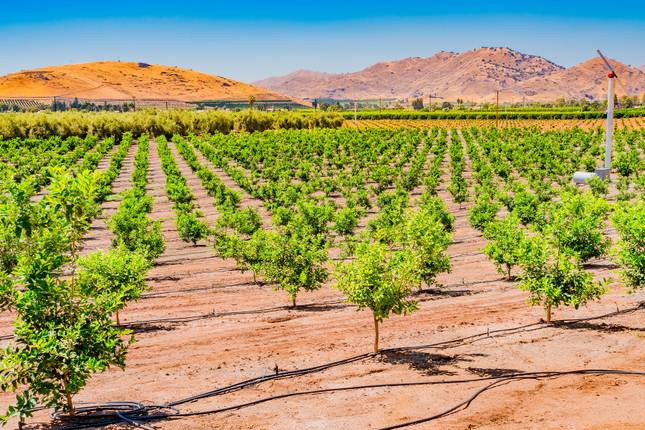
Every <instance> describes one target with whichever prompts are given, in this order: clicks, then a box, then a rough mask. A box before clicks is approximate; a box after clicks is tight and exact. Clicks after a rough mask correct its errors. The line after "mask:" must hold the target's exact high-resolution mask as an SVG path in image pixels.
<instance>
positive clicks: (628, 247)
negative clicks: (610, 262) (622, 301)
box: [612, 198, 645, 290]
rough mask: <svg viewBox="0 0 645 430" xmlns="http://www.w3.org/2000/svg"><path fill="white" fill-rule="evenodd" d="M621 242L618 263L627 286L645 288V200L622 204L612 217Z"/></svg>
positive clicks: (634, 288) (632, 288)
mask: <svg viewBox="0 0 645 430" xmlns="http://www.w3.org/2000/svg"><path fill="white" fill-rule="evenodd" d="M612 221H613V224H614V227H615V228H616V230H618V235H619V237H620V241H619V243H618V245H619V248H618V251H617V254H618V263H619V264H620V266H621V267H622V275H623V279H624V281H625V284H626V285H627V286H628V287H629V288H630V289H631V290H636V289H638V288H643V286H645V200H643V199H642V198H641V199H639V200H637V201H636V202H633V203H631V204H626V203H624V204H620V205H619V206H618V207H617V208H616V212H615V213H614V215H613V217H612Z"/></svg>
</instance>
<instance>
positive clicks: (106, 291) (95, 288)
mask: <svg viewBox="0 0 645 430" xmlns="http://www.w3.org/2000/svg"><path fill="white" fill-rule="evenodd" d="M78 266H79V271H78V285H79V287H80V289H81V292H82V293H84V294H85V295H87V296H90V297H97V296H102V297H103V298H104V300H105V303H106V304H108V303H109V304H110V306H112V307H113V312H115V314H116V322H117V324H120V321H119V311H120V310H121V309H123V308H124V307H125V306H126V304H127V303H128V302H130V301H133V300H137V299H138V298H139V297H140V296H141V293H143V292H144V291H146V290H147V289H148V286H147V285H146V274H147V272H148V270H149V269H150V266H151V265H150V262H149V261H148V260H147V259H146V258H145V256H143V255H141V254H137V253H136V252H131V251H129V250H128V249H127V248H125V247H124V246H119V247H117V248H113V249H111V250H109V251H96V252H93V253H91V254H89V255H86V256H84V257H81V258H79V259H78Z"/></svg>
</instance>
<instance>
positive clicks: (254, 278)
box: [253, 272, 258, 284]
mask: <svg viewBox="0 0 645 430" xmlns="http://www.w3.org/2000/svg"><path fill="white" fill-rule="evenodd" d="M253 283H254V284H257V283H258V280H257V276H256V275H255V272H253Z"/></svg>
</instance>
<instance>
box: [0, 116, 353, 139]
mask: <svg viewBox="0 0 645 430" xmlns="http://www.w3.org/2000/svg"><path fill="white" fill-rule="evenodd" d="M342 124H343V118H342V117H341V116H339V115H337V114H332V113H307V112H286V111H285V112H275V113H269V112H258V111H250V110H245V111H241V112H236V113H231V112H223V111H205V112H195V111H187V110H171V111H157V110H153V109H144V110H140V111H137V112H126V113H114V112H76V111H75V112H38V113H15V114H14V113H7V114H3V115H0V137H3V138H4V139H10V138H13V137H18V138H23V139H24V138H49V137H50V136H60V137H62V138H67V137H70V136H81V137H84V136H87V135H95V136H97V137H101V138H102V137H108V136H121V135H123V134H124V133H126V132H130V133H132V134H133V135H134V136H140V135H143V134H148V135H154V136H161V135H163V136H167V137H171V136H172V135H174V134H180V135H183V136H185V135H188V134H190V133H194V134H209V133H218V132H219V133H229V132H231V131H241V132H242V131H248V132H253V131H262V130H273V129H281V128H284V129H291V128H294V129H295V128H298V129H302V128H337V127H340V126H341V125H342Z"/></svg>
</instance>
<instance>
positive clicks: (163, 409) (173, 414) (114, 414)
mask: <svg viewBox="0 0 645 430" xmlns="http://www.w3.org/2000/svg"><path fill="white" fill-rule="evenodd" d="M644 308H645V302H643V303H640V304H639V305H638V306H635V307H632V308H629V309H624V310H617V311H614V312H610V313H608V314H603V315H599V316H594V317H587V318H577V319H570V320H563V321H560V322H558V323H557V324H555V326H556V327H557V326H563V325H572V324H576V323H580V322H586V321H592V320H597V319H602V318H607V317H611V316H616V315H622V314H626V313H631V312H636V311H638V310H640V309H644ZM544 327H550V326H549V325H545V324H543V323H532V324H526V325H522V326H516V327H511V328H504V329H497V330H488V331H486V332H482V333H478V334H474V335H471V336H466V337H461V338H457V339H452V340H448V341H443V342H437V343H433V344H427V345H419V346H407V347H397V348H388V349H383V350H381V351H380V352H379V354H383V353H391V352H401V351H410V350H423V349H430V348H434V349H448V348H454V347H457V346H462V345H468V344H472V343H474V342H477V341H479V340H484V339H488V338H494V337H501V336H505V335H510V334H515V333H519V332H526V331H533V330H539V329H541V328H544ZM377 355H378V354H375V353H366V354H360V355H356V356H353V357H348V358H345V359H343V360H338V361H334V362H330V363H325V364H321V365H318V366H313V367H308V368H302V369H294V370H290V371H283V372H277V373H275V374H269V375H264V376H259V377H256V378H251V379H247V380H245V381H241V382H238V383H235V384H231V385H228V386H225V387H221V388H217V389H214V390H210V391H206V392H203V393H199V394H196V395H193V396H189V397H185V398H183V399H179V400H175V401H171V402H168V403H166V404H163V405H144V404H141V403H137V402H112V403H106V404H97V405H84V406H81V407H80V408H79V409H78V410H77V413H76V415H74V416H73V417H69V416H63V415H61V414H53V415H52V417H53V418H54V419H57V420H61V421H63V422H65V423H66V424H67V426H66V427H64V430H77V429H85V428H89V427H101V426H106V425H110V424H118V423H127V424H129V425H132V426H135V427H138V428H143V429H151V427H148V426H145V425H143V424H141V422H144V421H145V422H148V421H157V420H163V419H172V418H181V417H191V416H199V415H210V414H218V413H223V412H227V411H231V410H237V409H242V408H246V407H251V406H254V405H258V404H261V403H266V402H270V401H274V400H279V399H284V398H289V397H296V396H306V395H317V394H323V393H329V392H338V391H350V390H361V389H368V388H381V387H406V386H424V385H441V384H464V383H476V382H481V381H493V382H491V383H490V384H488V385H487V386H485V387H483V388H481V389H479V390H477V391H476V392H475V393H474V394H473V395H472V396H470V397H469V398H468V399H466V400H465V401H463V402H461V403H459V404H457V405H455V406H453V407H451V408H449V409H447V410H446V411H444V412H441V413H439V414H435V415H433V416H431V417H427V418H422V419H420V420H414V421H410V422H407V423H401V424H397V425H394V426H390V427H385V428H384V429H381V430H387V429H396V428H402V427H407V426H411V425H415V424H420V423H424V422H428V421H432V420H436V419H439V418H442V417H444V416H447V415H450V414H452V413H456V412H458V411H460V410H463V409H465V408H467V407H468V406H469V405H470V403H471V402H472V401H473V400H475V399H476V398H477V397H478V396H480V395H481V394H483V393H485V392H486V391H488V390H492V389H494V388H496V387H498V386H500V385H504V384H506V383H510V382H514V381H519V380H526V379H545V378H555V377H558V376H564V375H626V376H645V372H644V371H632V370H613V369H595V370H588V369H581V370H569V371H557V372H556V371H544V372H520V373H514V374H510V375H500V376H489V377H482V378H472V379H457V380H442V381H425V382H400V383H389V384H387V383H386V384H371V385H358V386H349V387H336V388H326V389H318V390H310V391H299V392H291V393H285V394H280V395H275V396H270V397H265V398H262V399H258V400H254V401H251V402H248V403H242V404H238V405H234V406H229V407H225V408H219V409H212V410H204V411H197V412H180V411H179V410H178V409H177V406H180V405H183V404H187V403H191V402H195V401H197V400H200V399H204V398H208V397H214V396H220V395H224V394H228V393H231V392H234V391H238V390H241V389H244V388H247V387H250V386H255V385H258V384H260V383H263V382H267V381H271V380H276V379H284V378H292V377H296V376H303V375H307V374H312V373H317V372H322V371H324V370H327V369H330V368H333V367H337V366H342V365H345V364H350V363H354V362H357V361H361V360H365V359H368V358H372V357H376V356H377Z"/></svg>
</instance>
